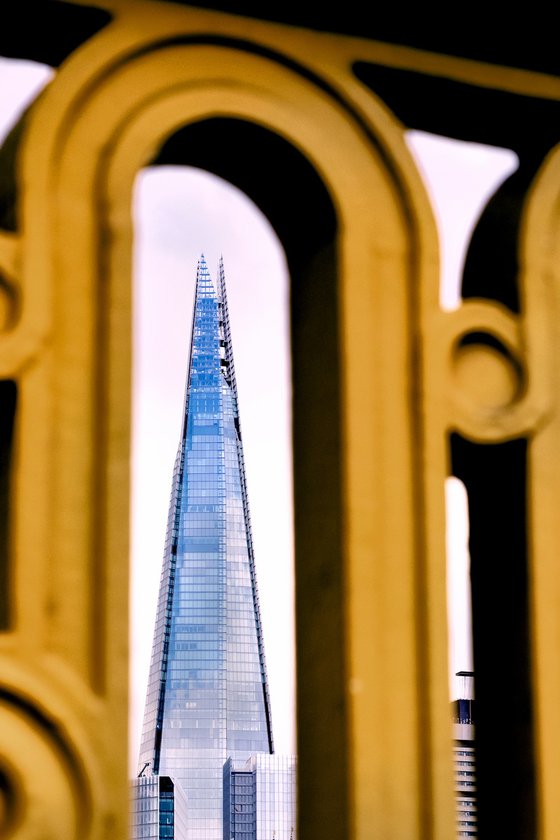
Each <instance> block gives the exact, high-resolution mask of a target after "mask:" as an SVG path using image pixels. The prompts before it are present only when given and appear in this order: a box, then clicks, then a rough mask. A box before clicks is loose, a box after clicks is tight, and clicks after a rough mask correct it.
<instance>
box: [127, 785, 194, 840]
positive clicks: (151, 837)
mask: <svg viewBox="0 0 560 840" xmlns="http://www.w3.org/2000/svg"><path fill="white" fill-rule="evenodd" d="M130 840H187V799H186V796H185V794H184V792H183V789H182V787H181V785H180V784H176V783H175V781H174V780H173V779H171V778H170V777H169V776H139V777H138V778H137V779H134V781H133V783H132V789H131V820H130Z"/></svg>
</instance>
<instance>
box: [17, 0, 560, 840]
mask: <svg viewBox="0 0 560 840" xmlns="http://www.w3.org/2000/svg"><path fill="white" fill-rule="evenodd" d="M74 1H76V0H74ZM88 5H91V3H89V2H88ZM96 5H99V6H101V7H103V8H106V9H109V10H110V11H112V12H113V14H114V19H113V21H112V22H111V23H110V24H109V25H108V26H107V27H106V28H105V29H103V30H101V31H100V32H99V33H98V34H97V35H96V36H95V37H94V38H92V39H91V40H90V41H89V42H88V43H86V44H85V45H83V46H82V47H81V48H80V49H78V50H77V51H76V52H75V53H74V54H73V55H72V56H70V57H69V59H68V60H67V61H66V62H65V63H64V64H63V66H62V67H61V68H60V70H59V72H58V74H57V76H56V77H55V79H54V81H53V82H52V83H51V84H50V85H49V88H48V89H47V90H46V92H45V94H44V96H43V97H42V98H41V101H40V102H38V103H37V105H36V107H35V108H34V109H33V111H32V113H31V115H30V119H29V125H28V128H27V130H26V132H25V135H24V138H23V141H22V147H21V150H20V151H21V156H20V160H19V171H18V179H19V180H18V185H19V199H18V214H19V230H18V233H17V234H15V235H7V234H2V235H1V236H0V269H1V270H2V271H1V274H2V278H3V285H2V286H0V295H1V296H2V302H3V306H4V309H5V311H6V312H7V313H8V314H7V315H6V317H5V318H4V325H5V326H4V330H3V332H2V334H1V335H0V365H1V370H2V376H3V377H4V378H11V379H14V380H15V381H16V382H17V385H18V392H19V401H18V411H17V434H16V440H15V444H14V455H15V460H14V465H13V484H12V493H13V501H12V543H11V545H12V549H11V557H10V563H11V567H12V569H13V580H12V591H11V595H12V602H13V606H14V610H13V612H14V619H13V621H12V623H11V625H10V626H9V628H8V629H7V630H6V631H5V632H2V633H0V689H1V695H0V731H1V732H2V733H4V732H6V733H7V736H6V737H4V736H2V738H1V743H0V772H1V773H2V775H3V777H5V778H6V779H7V793H6V795H5V800H4V805H3V806H2V807H0V821H3V823H4V824H3V826H2V823H1V822H0V827H1V828H2V830H3V831H4V834H3V836H7V837H10V838H17V840H31V838H36V840H51V839H52V840H54V838H56V840H66V838H68V839H69V840H70V838H78V837H79V838H81V840H86V838H87V840H94V838H124V837H125V836H126V821H127V779H126V775H127V771H126V764H127V749H126V729H127V673H128V671H127V634H128V618H127V615H128V613H127V610H128V605H127V599H128V595H127V579H128V560H127V557H128V493H129V463H128V457H129V424H130V420H129V413H130V408H129V406H130V288H131V262H132V237H133V230H132V217H131V196H132V189H133V182H134V178H135V175H136V173H137V172H138V170H139V169H140V168H141V167H142V166H143V165H144V164H145V163H146V162H147V161H149V160H150V158H151V157H152V156H153V154H154V151H155V150H156V149H157V148H158V147H159V146H160V145H161V143H162V142H163V141H164V140H165V139H166V138H167V137H168V136H170V135H171V134H172V133H173V132H174V131H175V130H177V129H178V128H179V127H181V126H184V125H186V124H189V123H194V122H196V121H200V120H202V119H205V118H208V117H216V116H219V117H232V118H236V119H241V120H245V121H248V122H252V123H255V124H257V125H259V126H261V127H263V128H265V129H267V130H268V131H270V132H272V133H276V134H278V135H280V136H281V137H283V138H284V139H285V140H286V141H287V142H288V143H290V144H292V145H293V146H294V147H296V148H297V149H298V150H299V151H300V152H301V153H302V154H303V155H304V156H305V157H306V158H307V160H308V161H309V162H310V163H311V165H312V166H313V167H314V168H315V169H316V171H317V173H318V174H319V176H320V177H321V179H322V180H323V182H324V184H325V185H326V188H327V190H328V191H329V194H330V196H331V197H332V200H333V203H334V206H335V209H336V213H337V220H338V228H339V234H338V243H337V244H338V254H339V260H338V264H337V266H336V269H337V276H338V282H339V301H340V312H339V323H340V328H341V343H340V347H339V353H340V362H341V387H342V400H341V401H342V406H343V449H342V451H341V453H340V461H341V471H342V475H343V488H342V489H343V508H344V510H343V514H344V522H345V542H344V546H343V553H342V557H341V559H340V562H341V563H343V580H344V592H343V598H344V604H345V629H344V634H345V638H344V646H345V651H346V661H347V673H346V674H345V679H346V695H347V710H348V718H347V732H348V756H346V764H347V766H348V767H349V774H348V776H347V777H346V778H343V779H341V780H340V782H341V785H344V786H346V787H347V789H348V793H349V801H350V810H351V813H350V815H349V822H350V825H351V829H350V831H351V836H352V837H353V838H356V840H366V838H383V840H402V839H403V838H407V840H408V839H409V838H419V840H420V838H421V840H448V838H450V837H452V836H453V832H454V805H453V794H452V758H451V724H450V719H449V710H448V697H447V647H446V645H447V641H446V604H445V521H444V498H443V485H444V478H445V476H446V475H447V443H446V440H447V434H448V431H449V429H451V428H455V429H458V430H460V431H462V432H463V433H465V434H467V435H468V436H469V437H471V438H473V439H475V440H480V441H488V442H495V441H502V440H505V439H508V438H511V437H514V436H517V435H520V434H527V435H529V436H531V438H532V443H531V466H532V469H531V489H530V498H531V503H532V504H531V515H532V529H531V557H532V565H531V575H532V581H533V602H532V611H533V626H534V639H533V648H534V651H535V662H536V665H535V675H534V686H535V697H536V699H537V710H538V749H539V765H538V774H539V794H540V803H539V807H540V824H541V825H542V827H543V830H542V837H543V838H545V840H553V838H556V837H558V836H560V807H559V806H558V802H557V797H556V796H555V791H556V790H557V788H558V783H559V782H560V766H559V765H558V762H559V758H558V756H560V749H559V747H560V731H559V730H558V723H557V717H558V716H557V714H556V709H557V707H558V699H559V693H560V686H559V685H558V684H557V683H558V676H557V675H558V673H559V669H558V667H557V662H556V659H557V656H558V651H559V649H560V628H559V627H558V615H559V614H560V610H559V609H558V605H559V602H560V591H559V589H560V587H559V576H558V574H557V572H556V571H555V546H556V539H555V534H556V528H557V525H556V521H557V516H556V515H555V511H556V508H555V505H556V500H557V499H558V496H559V494H558V492H557V489H556V484H557V477H556V473H557V472H558V470H557V469H555V467H556V465H557V464H558V461H559V452H560V449H559V447H560V440H559V433H558V428H560V427H559V420H558V409H557V396H558V393H559V388H558V381H557V378H558V374H557V365H555V364H554V359H555V357H556V356H557V355H558V348H559V347H560V337H559V336H558V335H557V330H558V326H557V324H558V320H559V319H558V301H557V297H558V289H559V288H560V281H559V280H558V279H557V277H556V275H557V272H558V269H557V265H558V259H557V257H558V254H557V247H558V246H557V242H558V236H557V209H556V208H557V201H558V199H557V197H558V187H559V184H560V170H559V164H558V158H557V156H554V157H553V158H552V159H551V160H550V161H548V162H547V163H546V165H545V166H544V167H543V170H542V172H541V173H540V175H539V179H538V181H537V184H536V187H535V189H534V191H533V194H532V195H531V197H530V204H529V209H528V212H527V218H526V223H525V227H524V229H523V234H522V235H523V240H522V247H523V255H524V261H525V262H524V278H525V283H524V310H523V317H519V318H515V317H513V316H511V315H509V314H508V313H507V312H506V311H505V310H504V309H502V308H501V307H499V306H498V305H496V304H492V303H488V302H486V301H471V302H469V303H467V304H464V305H463V306H462V307H461V308H460V309H459V310H458V311H457V312H453V313H443V312H442V311H440V309H439V304H438V284H439V277H438V243H437V235H436V230H435V225H434V221H433V218H432V214H431V210H430V207H429V202H428V199H427V197H426V195H425V193H424V189H423V187H422V184H421V180H420V177H419V174H418V172H417V171H416V168H415V166H414V163H413V161H412V159H411V157H410V154H409V153H408V150H407V148H406V146H405V144H404V139H403V127H402V126H401V125H400V124H399V123H398V121H397V120H396V119H395V118H394V117H393V115H392V114H391V113H390V112H389V111H388V109H387V108H386V107H385V106H384V105H383V104H382V103H381V102H380V101H379V100H377V99H376V97H374V96H373V94H372V93H371V92H369V91H367V90H366V89H365V88H364V87H363V86H362V85H361V84H360V83H359V82H358V80H357V79H356V78H355V77H354V76H353V74H352V72H351V64H352V62H353V61H357V60H371V61H378V62H380V63H382V64H385V65H387V66H395V67H406V68H407V69H411V70H418V71H422V72H428V73H431V74H433V75H440V76H443V77H447V78H454V79H460V80H462V81H468V82H470V83H471V84H481V85H491V86H495V87H498V88H501V89H504V90H513V91H517V92H520V93H526V92H532V93H535V94H536V95H537V94H538V95H541V96H545V97H549V98H556V97H558V96H560V82H558V80H557V79H551V78H548V77H546V76H544V75H543V74H536V73H528V72H524V71H523V72H522V71H514V70H510V69H504V68H499V67H491V68H489V67H488V66H485V65H480V64H477V63H474V62H469V61H466V60H459V59H452V58H448V57H442V56H435V55H429V54H425V53H421V52H419V51H415V50H407V49H404V48H396V47H392V46H391V45H387V44H380V43H375V42H369V41H365V40H363V39H354V38H348V37H342V36H337V35H329V34H320V33H315V32H309V31H306V30H303V29H297V28H291V27H285V26H282V25H279V24H272V23H264V22H258V21H247V20H244V19H243V18H239V17H233V16H228V15H222V14H218V13H210V12H205V11H202V10H196V9H193V8H188V7H180V6H178V5H172V4H169V5H167V4H165V3H156V2H149V0H113V2H109V0H107V2H101V0H97V3H96ZM193 36H196V39H197V40H196V42H191V43H190V42H189V40H190V39H191V38H192V37H193ZM217 38H220V39H222V41H221V43H217V41H216V39H217ZM241 42H243V43H241ZM253 48H258V50H257V49H253ZM302 236H305V231H302ZM14 300H17V306H16V304H15V303H14ZM473 331H475V332H476V331H479V332H480V331H487V332H490V333H491V334H492V335H494V336H495V337H497V338H498V339H499V340H500V341H501V343H502V344H503V346H504V347H505V348H506V349H507V351H508V352H507V353H506V354H503V355H502V354H500V353H497V352H496V351H490V350H488V348H485V347H481V346H476V347H473V346H472V345H469V347H468V348H465V347H463V346H462V345H461V338H462V337H463V336H464V335H465V334H466V333H468V332H473ZM299 361H300V360H298V359H297V358H296V359H295V360H294V364H295V365H296V366H297V365H298V363H299ZM317 375H318V376H322V375H325V376H326V375H329V372H328V371H317ZM31 512H32V513H31ZM31 524H32V527H31ZM297 562H298V563H303V562H305V559H304V558H298V559H297ZM302 597H304V598H305V597H307V598H309V600H310V601H312V600H313V598H314V593H313V592H312V591H310V592H303V593H302ZM299 645H300V646H305V639H304V638H301V639H300V640H299ZM305 678H306V679H308V680H309V681H310V683H309V684H310V686H311V689H312V690H313V691H316V692H321V691H324V690H327V686H325V685H321V684H318V683H317V684H314V683H313V680H314V679H315V675H314V673H313V672H310V673H309V674H308V675H306V676H305ZM298 714H299V730H300V739H301V746H302V749H303V750H304V751H310V752H312V751H313V749H314V745H313V743H309V742H307V741H305V734H304V733H305V727H306V719H308V718H309V716H312V715H313V709H312V708H300V709H299V710H298ZM332 772H333V773H334V774H336V773H337V772H338V771H337V768H336V767H333V768H332ZM300 828H301V837H302V838H309V840H311V839H312V838H315V837H319V836H320V837H321V840H324V837H325V835H324V832H323V830H322V829H321V832H319V827H318V826H313V825H304V824H302V825H301V827H300Z"/></svg>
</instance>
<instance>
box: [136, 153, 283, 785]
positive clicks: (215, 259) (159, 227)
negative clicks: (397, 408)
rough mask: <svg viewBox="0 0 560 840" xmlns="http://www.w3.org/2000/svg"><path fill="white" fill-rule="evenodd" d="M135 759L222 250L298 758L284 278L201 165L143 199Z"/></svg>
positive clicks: (270, 626) (175, 173) (260, 567)
mask: <svg viewBox="0 0 560 840" xmlns="http://www.w3.org/2000/svg"><path fill="white" fill-rule="evenodd" d="M134 211H135V232H136V233H135V259H134V294H133V298H134V317H133V323H134V329H133V333H134V352H133V365H134V369H133V435H132V453H133V454H132V481H131V492H132V511H131V518H132V523H131V542H132V545H131V557H132V572H131V585H132V593H131V610H132V615H131V667H132V671H131V672H132V683H131V719H132V720H131V755H130V765H131V772H132V775H133V776H134V775H136V765H137V763H138V734H139V724H140V717H141V714H142V712H143V705H144V700H145V691H146V681H147V666H148V663H149V658H150V650H151V645H152V635H153V627H154V621H155V608H156V600H157V589H158V584H159V575H160V567H161V560H162V557H163V551H164V541H165V531H166V523H167V515H168V510H167V508H168V501H169V489H170V486H171V477H172V474H173V464H174V460H175V455H176V451H177V445H178V441H179V435H180V426H181V419H182V412H183V396H184V389H185V376H186V369H187V364H188V356H189V336H190V334H191V321H192V314H193V300H194V290H195V279H196V265H197V261H198V259H199V258H200V255H201V251H203V252H204V255H205V259H206V263H207V265H208V267H209V270H210V275H211V277H212V279H213V281H214V282H215V281H216V280H217V277H218V263H219V259H220V256H221V255H222V254H223V258H224V265H225V271H226V283H227V297H228V307H229V312H230V321H231V330H232V341H233V351H234V356H235V371H236V380H237V390H238V394H239V410H240V419H241V426H242V430H243V446H244V463H245V471H246V476H247V488H248V497H249V507H250V512H251V530H252V538H253V544H254V549H255V563H256V577H257V583H258V592H259V600H260V605H261V618H262V622H263V633H264V639H265V652H266V663H267V672H268V682H269V686H270V693H271V704H272V716H273V731H274V743H275V749H276V751H277V752H281V753H288V754H291V753H295V726H294V712H295V708H294V706H295V704H294V696H293V695H294V683H295V681H294V674H293V670H294V661H295V659H294V657H295V651H294V627H293V625H294V616H293V524H292V519H293V513H292V511H293V502H292V489H291V484H292V481H291V467H292V455H291V380H290V353H289V318H288V275H287V270H286V265H285V257H284V253H283V251H282V248H281V245H280V243H279V241H278V239H277V238H276V236H275V234H274V231H273V230H272V228H271V226H270V224H269V223H268V221H267V220H266V218H265V217H264V216H263V215H262V213H261V212H260V211H259V210H258V209H257V208H256V207H255V205H254V204H253V203H252V202H251V201H249V199H248V198H247V196H246V195H245V194H243V193H242V192H241V191H240V190H238V189H236V188H235V187H233V186H232V185H231V184H229V183H228V182H226V181H223V180H222V179H221V178H217V177H216V176H213V175H210V173H208V172H204V171H202V170H199V169H193V168H192V167H179V166H164V167H147V168H146V169H144V170H142V172H140V173H139V176H138V179H137V182H136V189H135V197H134Z"/></svg>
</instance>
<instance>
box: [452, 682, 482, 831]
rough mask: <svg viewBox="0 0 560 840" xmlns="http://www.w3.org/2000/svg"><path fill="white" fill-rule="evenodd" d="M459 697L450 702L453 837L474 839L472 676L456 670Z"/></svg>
mask: <svg viewBox="0 0 560 840" xmlns="http://www.w3.org/2000/svg"><path fill="white" fill-rule="evenodd" d="M456 676H457V677H459V688H458V694H459V697H458V698H457V699H456V700H454V701H453V704H452V705H453V739H454V745H453V757H454V765H455V802H456V807H457V811H456V814H457V837H458V838H459V837H471V838H472V837H477V836H478V832H477V809H476V756H475V741H474V702H475V701H474V674H473V673H472V671H458V672H457V674H456Z"/></svg>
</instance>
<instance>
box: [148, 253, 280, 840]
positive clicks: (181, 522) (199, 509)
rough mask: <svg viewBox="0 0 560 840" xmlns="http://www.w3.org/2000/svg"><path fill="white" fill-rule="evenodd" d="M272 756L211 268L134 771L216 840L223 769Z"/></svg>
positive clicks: (229, 372)
mask: <svg viewBox="0 0 560 840" xmlns="http://www.w3.org/2000/svg"><path fill="white" fill-rule="evenodd" d="M272 752H273V740H272V727H271V716H270V703H269V695H268V684H267V676H266V666H265V658H264V647H263V638H262V630H261V620H260V612H259V599H258V593H257V583H256V577H255V566H254V558H253V545H252V538H251V524H250V516H249V504H248V499H247V488H246V481H245V468H244V461H243V445H242V438H241V425H240V420H239V410H238V399H237V387H236V380H235V369H234V362H233V352H232V343H231V332H230V326H229V316H228V307H227V298H226V288H225V275H224V267H223V262H220V266H219V278H218V288H215V287H214V285H213V283H212V280H211V278H210V274H209V271H208V268H207V266H206V262H205V260H204V257H202V258H201V260H200V261H199V264H198V270H197V280H196V293H195V304H194V317H193V328H192V339H191V351H190V362H189V368H188V374H187V387H186V395H185V409H184V419H183V428H182V435H181V441H180V444H179V449H178V453H177V458H176V463H175V470H174V475H173V485H172V493H171V503H170V509H169V519H168V529H167V539H166V543H165V550H164V561H163V567H162V576H161V588H160V594H159V602H158V608H157V616H156V627H155V634H154V643H153V649H152V659H151V665H150V675H149V681H148V691H147V699H146V709H145V718H144V727H143V733H142V741H141V747H140V762H139V769H140V768H145V772H146V773H151V774H154V775H158V774H159V775H169V776H172V777H173V778H174V779H175V780H176V783H178V784H180V785H181V786H182V787H183V789H184V791H185V794H186V797H187V801H188V823H189V840H222V832H223V826H222V812H223V788H222V785H223V767H224V762H225V761H226V759H228V758H231V759H232V760H233V761H235V762H245V761H247V759H248V758H249V757H250V756H251V755H253V754H255V753H264V754H270V753H272Z"/></svg>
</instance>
